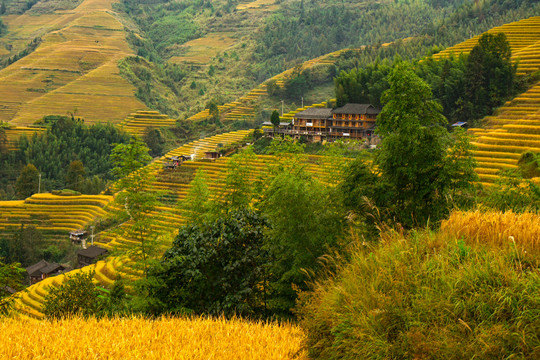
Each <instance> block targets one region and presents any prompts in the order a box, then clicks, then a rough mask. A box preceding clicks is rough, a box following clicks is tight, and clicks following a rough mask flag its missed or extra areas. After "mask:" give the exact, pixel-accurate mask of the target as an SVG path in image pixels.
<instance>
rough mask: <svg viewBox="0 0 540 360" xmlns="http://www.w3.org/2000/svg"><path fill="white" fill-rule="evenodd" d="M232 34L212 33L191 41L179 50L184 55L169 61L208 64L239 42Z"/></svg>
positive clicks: (180, 46)
mask: <svg viewBox="0 0 540 360" xmlns="http://www.w3.org/2000/svg"><path fill="white" fill-rule="evenodd" d="M231 35H233V33H231V32H219V33H210V34H207V35H205V36H204V37H201V38H198V39H195V40H191V41H188V42H186V43H185V44H182V45H179V46H178V48H179V49H180V50H181V51H182V53H183V54H184V55H182V56H173V57H172V58H171V59H169V61H170V62H173V63H194V64H206V63H208V62H209V61H210V60H211V59H212V58H213V57H214V56H217V55H218V54H219V53H220V52H223V51H225V50H227V49H228V48H229V47H231V46H232V45H233V44H234V43H235V42H236V41H237V40H235V39H233V38H232V37H231Z"/></svg>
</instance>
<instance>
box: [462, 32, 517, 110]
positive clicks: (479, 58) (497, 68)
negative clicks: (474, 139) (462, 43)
mask: <svg viewBox="0 0 540 360" xmlns="http://www.w3.org/2000/svg"><path fill="white" fill-rule="evenodd" d="M511 56H512V51H511V49H510V44H509V43H508V40H507V39H506V35H505V34H504V33H498V34H490V33H485V34H483V35H482V36H481V37H480V39H479V40H478V44H477V45H476V46H475V47H474V48H473V49H472V50H471V53H470V54H469V57H468V58H467V67H466V71H465V79H466V82H465V95H466V100H465V101H466V106H464V114H465V115H469V116H473V115H474V118H481V117H483V116H485V115H487V114H489V113H491V111H492V110H493V108H495V107H497V106H499V105H500V104H501V103H502V102H503V101H504V100H505V99H506V98H507V97H508V96H509V95H510V94H511V93H512V92H513V90H514V87H515V85H514V84H515V74H516V69H517V67H516V66H515V65H513V64H512V59H511ZM469 113H472V114H469Z"/></svg>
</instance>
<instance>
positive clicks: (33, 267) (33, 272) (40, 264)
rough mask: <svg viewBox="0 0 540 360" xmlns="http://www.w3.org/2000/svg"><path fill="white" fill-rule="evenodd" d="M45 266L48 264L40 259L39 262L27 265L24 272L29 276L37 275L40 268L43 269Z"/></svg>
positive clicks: (39, 273)
mask: <svg viewBox="0 0 540 360" xmlns="http://www.w3.org/2000/svg"><path fill="white" fill-rule="evenodd" d="M46 266H49V263H48V262H46V261H45V260H41V261H40V262H38V263H36V264H34V265H30V266H29V267H27V268H26V272H27V273H28V275H30V276H37V275H41V274H42V273H41V271H40V270H41V269H43V268H44V267H46Z"/></svg>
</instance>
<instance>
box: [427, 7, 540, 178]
mask: <svg viewBox="0 0 540 360" xmlns="http://www.w3.org/2000/svg"><path fill="white" fill-rule="evenodd" d="M488 32H489V33H499V32H504V33H505V34H506V36H507V38H508V41H509V43H510V46H511V48H512V59H513V60H514V61H517V62H518V75H526V74H531V73H533V72H536V71H539V70H540V17H531V18H529V19H525V20H521V21H517V22H513V23H510V24H506V25H503V26H500V27H496V28H493V29H491V30H489V31H488ZM478 38H479V36H476V37H474V38H472V39H470V40H467V41H465V42H463V43H461V44H458V45H456V46H453V47H451V48H448V49H446V50H444V51H442V52H441V53H439V54H437V55H435V57H436V58H443V57H445V56H449V54H451V53H454V54H458V53H460V52H465V53H467V52H470V51H471V49H472V48H473V47H474V46H475V45H476V43H477V41H478ZM483 124H484V126H485V128H482V129H470V132H471V133H473V134H475V135H476V138H475V140H474V142H473V144H474V145H475V146H476V150H475V151H474V155H475V157H476V160H477V162H478V165H477V169H476V171H477V173H478V175H479V176H480V180H481V182H482V183H483V184H484V185H489V184H491V183H493V182H495V181H496V180H497V179H498V173H499V172H500V171H501V170H505V169H516V168H517V167H518V165H517V162H518V160H519V158H520V157H521V154H522V153H524V152H526V151H533V152H540V82H538V83H536V84H535V85H534V86H533V87H531V88H530V89H529V90H528V91H526V92H525V93H523V94H521V95H519V96H517V97H516V98H514V99H512V100H511V101H508V102H507V103H505V104H504V105H503V106H502V107H500V108H499V109H498V110H497V111H496V113H495V115H493V116H488V117H486V118H484V120H483Z"/></svg>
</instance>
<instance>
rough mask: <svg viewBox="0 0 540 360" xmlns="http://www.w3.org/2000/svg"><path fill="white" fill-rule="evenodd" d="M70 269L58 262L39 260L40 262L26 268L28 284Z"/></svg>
mask: <svg viewBox="0 0 540 360" xmlns="http://www.w3.org/2000/svg"><path fill="white" fill-rule="evenodd" d="M70 270H71V268H67V267H65V266H63V265H60V264H58V263H49V262H47V261H45V260H41V261H40V262H38V263H36V264H34V265H31V266H29V267H27V268H26V272H27V273H28V279H29V282H30V285H32V284H35V283H37V282H40V281H41V280H44V279H46V278H48V277H50V276H56V275H59V274H63V273H65V272H68V271H70Z"/></svg>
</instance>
